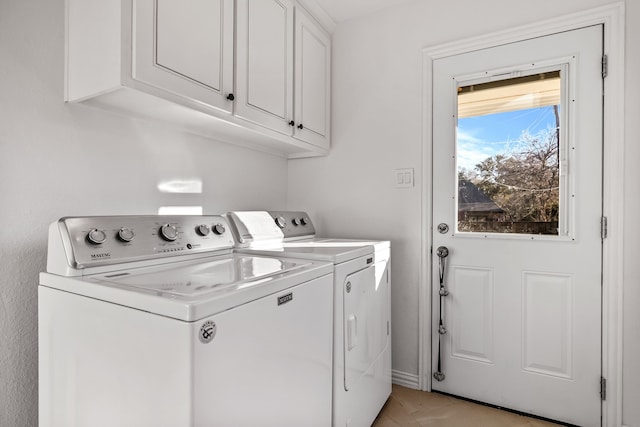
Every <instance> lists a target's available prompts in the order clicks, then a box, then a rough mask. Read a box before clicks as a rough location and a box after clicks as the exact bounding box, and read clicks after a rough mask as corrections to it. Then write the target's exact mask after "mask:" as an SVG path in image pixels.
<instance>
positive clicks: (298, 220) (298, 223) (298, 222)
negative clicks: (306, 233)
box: [291, 218, 302, 227]
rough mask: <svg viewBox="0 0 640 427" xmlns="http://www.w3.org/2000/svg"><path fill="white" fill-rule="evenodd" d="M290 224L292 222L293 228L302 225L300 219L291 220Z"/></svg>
mask: <svg viewBox="0 0 640 427" xmlns="http://www.w3.org/2000/svg"><path fill="white" fill-rule="evenodd" d="M291 222H293V225H295V226H296V227H297V226H298V225H301V224H302V219H300V218H293V221H291Z"/></svg>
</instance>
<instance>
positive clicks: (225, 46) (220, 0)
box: [132, 0, 234, 112]
mask: <svg viewBox="0 0 640 427" xmlns="http://www.w3.org/2000/svg"><path fill="white" fill-rule="evenodd" d="M133 19H134V22H133V61H132V68H133V69H132V76H133V78H134V80H137V81H141V82H143V83H146V84H149V85H152V86H155V87H157V88H160V89H162V90H166V91H169V92H172V93H174V94H177V95H179V96H184V97H187V98H190V99H193V100H196V101H199V102H203V103H205V104H207V105H210V106H213V107H216V108H219V109H222V110H225V111H227V112H231V109H232V106H233V103H232V102H230V101H229V100H227V96H228V94H229V93H231V92H232V91H233V26H234V16H233V0H182V1H179V2H178V1H175V0H135V1H134V18H133Z"/></svg>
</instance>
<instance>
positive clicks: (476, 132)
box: [456, 71, 564, 235]
mask: <svg viewBox="0 0 640 427" xmlns="http://www.w3.org/2000/svg"><path fill="white" fill-rule="evenodd" d="M561 93H562V91H561V76H560V71H552V72H545V73H537V74H533V75H528V76H524V77H515V78H508V79H504V80H500V81H491V82H485V83H479V84H469V85H464V86H459V87H458V126H457V137H456V159H457V173H458V177H457V179H458V197H457V212H458V227H457V229H458V231H459V232H482V233H515V234H544V235H562V234H564V233H562V232H561V230H560V229H561V228H562V227H559V223H560V217H561V210H562V203H561V197H562V196H563V193H564V192H563V191H561V187H562V183H561V173H560V172H561V171H560V165H561V163H562V162H561V161H560V160H561V157H562V153H563V151H564V150H563V149H562V147H561V143H562V142H563V141H562V140H561V135H562V133H561V129H560V127H561V123H562V116H561V114H562V111H563V109H562V105H561V99H562V96H561Z"/></svg>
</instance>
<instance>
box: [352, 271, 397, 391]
mask: <svg viewBox="0 0 640 427" xmlns="http://www.w3.org/2000/svg"><path fill="white" fill-rule="evenodd" d="M376 291H377V289H376V277H375V268H374V266H373V265H372V266H370V267H367V268H365V269H364V270H360V271H357V272H355V273H352V274H350V275H348V276H347V277H346V279H345V281H344V284H343V286H342V295H343V301H344V306H343V307H344V309H343V315H344V319H343V320H344V323H343V325H344V331H343V332H344V367H345V372H344V387H345V390H353V388H354V387H355V386H356V384H357V382H358V381H359V380H360V378H361V377H362V376H363V375H364V374H365V373H366V372H367V370H368V369H369V367H370V366H371V365H372V364H373V362H374V361H375V360H376V359H377V357H378V355H379V354H380V353H381V352H382V351H383V350H384V347H385V344H386V337H387V329H386V317H385V313H384V312H383V311H382V312H381V311H380V310H379V307H376V304H375V300H376ZM382 317H385V319H384V320H385V321H384V322H383V321H381V319H380V318H382ZM382 324H384V325H385V326H384V327H381V325H382Z"/></svg>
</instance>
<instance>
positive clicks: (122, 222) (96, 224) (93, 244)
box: [50, 215, 234, 268]
mask: <svg viewBox="0 0 640 427" xmlns="http://www.w3.org/2000/svg"><path fill="white" fill-rule="evenodd" d="M57 229H58V231H59V233H60V236H59V237H60V238H61V240H62V243H63V246H64V250H65V253H66V256H67V259H68V262H69V266H71V267H73V268H86V267H95V266H100V265H109V264H116V263H123V262H132V261H143V260H146V259H154V258H163V257H169V256H175V255H186V254H191V253H202V252H212V251H218V250H225V249H226V250H230V249H231V248H233V245H234V242H233V237H232V236H231V233H230V232H229V231H228V229H229V225H228V223H227V220H226V219H225V218H224V217H222V216H218V215H209V216H192V215H176V216H95V217H65V218H62V219H60V220H59V221H58V222H57ZM50 238H51V237H50Z"/></svg>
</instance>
